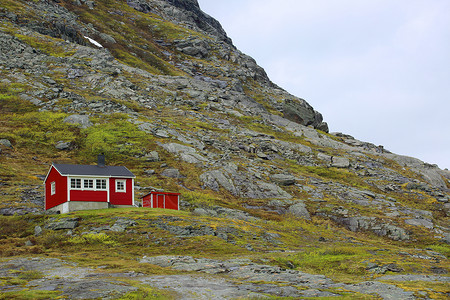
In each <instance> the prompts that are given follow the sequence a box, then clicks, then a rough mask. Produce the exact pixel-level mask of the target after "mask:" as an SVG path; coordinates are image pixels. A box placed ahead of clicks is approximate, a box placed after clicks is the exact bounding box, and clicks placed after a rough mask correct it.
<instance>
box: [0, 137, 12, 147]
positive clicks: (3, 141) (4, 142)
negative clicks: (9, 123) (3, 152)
mask: <svg viewBox="0 0 450 300" xmlns="http://www.w3.org/2000/svg"><path fill="white" fill-rule="evenodd" d="M0 145H3V146H5V147H8V148H12V147H13V146H12V144H11V142H10V141H9V140H7V139H0Z"/></svg>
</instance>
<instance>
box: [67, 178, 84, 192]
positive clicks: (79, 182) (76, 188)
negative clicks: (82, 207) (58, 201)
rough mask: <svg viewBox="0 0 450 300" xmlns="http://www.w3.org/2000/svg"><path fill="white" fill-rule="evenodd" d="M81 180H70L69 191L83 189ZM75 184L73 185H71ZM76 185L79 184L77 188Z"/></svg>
mask: <svg viewBox="0 0 450 300" xmlns="http://www.w3.org/2000/svg"><path fill="white" fill-rule="evenodd" d="M81 181H82V180H81V178H70V189H71V190H81V189H82V188H83V185H82V182H81ZM72 183H75V184H72ZM78 184H80V185H79V186H78Z"/></svg>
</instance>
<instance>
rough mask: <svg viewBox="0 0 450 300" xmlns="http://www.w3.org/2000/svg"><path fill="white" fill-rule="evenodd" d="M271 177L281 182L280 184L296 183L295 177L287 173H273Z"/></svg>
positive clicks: (276, 181)
mask: <svg viewBox="0 0 450 300" xmlns="http://www.w3.org/2000/svg"><path fill="white" fill-rule="evenodd" d="M270 179H272V181H273V182H275V183H277V184H279V185H285V186H287V185H293V184H295V177H294V176H292V175H286V174H273V175H271V176H270Z"/></svg>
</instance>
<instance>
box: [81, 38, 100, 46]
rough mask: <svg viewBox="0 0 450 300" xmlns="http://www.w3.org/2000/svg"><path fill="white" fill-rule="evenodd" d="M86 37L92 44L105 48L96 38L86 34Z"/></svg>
mask: <svg viewBox="0 0 450 300" xmlns="http://www.w3.org/2000/svg"><path fill="white" fill-rule="evenodd" d="M84 38H86V39H88V41H89V42H91V43H92V44H94V45H95V46H97V47H99V48H103V46H102V45H101V44H100V43H99V42H97V41H96V40H94V39H91V38H90V37H88V36H84Z"/></svg>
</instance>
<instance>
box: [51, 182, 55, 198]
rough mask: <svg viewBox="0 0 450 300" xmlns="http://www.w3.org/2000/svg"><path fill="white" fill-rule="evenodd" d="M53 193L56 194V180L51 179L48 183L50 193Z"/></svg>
mask: <svg viewBox="0 0 450 300" xmlns="http://www.w3.org/2000/svg"><path fill="white" fill-rule="evenodd" d="M54 194H56V182H55V181H52V182H51V183H50V195H52V196H53V195H54Z"/></svg>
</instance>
